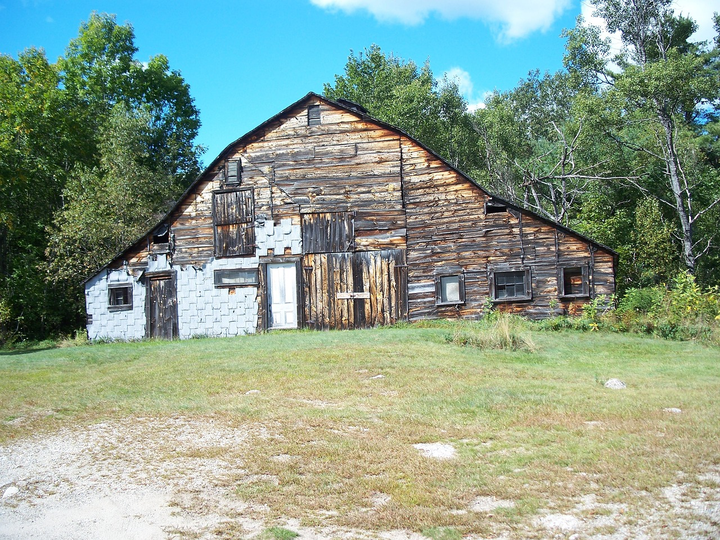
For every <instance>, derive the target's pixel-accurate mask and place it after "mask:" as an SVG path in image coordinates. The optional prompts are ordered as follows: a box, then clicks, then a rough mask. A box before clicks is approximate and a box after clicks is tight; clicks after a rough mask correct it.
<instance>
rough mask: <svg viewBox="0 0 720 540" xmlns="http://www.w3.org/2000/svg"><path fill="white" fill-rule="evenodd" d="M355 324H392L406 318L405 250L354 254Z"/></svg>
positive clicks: (369, 326) (362, 326) (356, 326)
mask: <svg viewBox="0 0 720 540" xmlns="http://www.w3.org/2000/svg"><path fill="white" fill-rule="evenodd" d="M354 255H355V257H354V264H353V274H354V294H355V328H372V327H374V326H382V325H390V324H395V323H396V322H398V321H400V320H406V319H407V267H406V266H405V250H403V249H384V250H382V251H364V252H357V253H355V254H354Z"/></svg>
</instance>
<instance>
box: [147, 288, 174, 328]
mask: <svg viewBox="0 0 720 540" xmlns="http://www.w3.org/2000/svg"><path fill="white" fill-rule="evenodd" d="M147 329H148V330H147V334H148V337H151V338H160V339H174V338H176V337H178V323H177V296H176V291H175V277H174V276H173V275H171V274H163V275H158V276H150V277H149V278H148V310H147Z"/></svg>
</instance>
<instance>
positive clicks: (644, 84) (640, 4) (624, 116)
mask: <svg viewBox="0 0 720 540" xmlns="http://www.w3.org/2000/svg"><path fill="white" fill-rule="evenodd" d="M592 4H593V5H594V6H595V8H596V14H597V15H599V16H601V17H602V18H603V20H604V21H605V22H606V24H607V28H608V29H609V30H610V31H613V32H614V31H617V32H619V33H620V36H621V38H622V42H623V45H624V47H623V50H622V51H621V52H620V53H619V54H617V55H615V56H614V57H611V56H610V53H609V50H610V49H609V46H608V44H607V43H603V42H602V40H601V39H600V37H599V36H600V32H599V30H598V29H588V28H587V27H585V26H582V25H579V26H578V28H576V30H574V31H571V32H569V33H568V55H567V57H566V65H567V67H568V70H569V71H570V72H571V73H572V74H573V76H574V79H575V80H576V81H577V82H578V83H579V84H580V85H584V86H586V87H589V88H592V89H593V90H594V91H595V100H594V103H595V107H594V108H593V112H594V114H595V115H596V118H597V122H598V125H599V126H601V129H602V130H603V131H604V133H605V134H606V136H608V137H609V138H611V139H612V140H613V141H615V143H616V144H617V146H618V147H619V148H620V149H621V151H624V150H630V151H631V152H632V154H633V156H632V164H631V166H630V167H629V171H630V172H631V174H626V175H625V176H626V178H625V181H626V182H627V183H628V184H629V185H632V186H633V187H634V188H635V189H636V190H637V191H638V192H639V193H641V194H642V195H643V196H646V197H652V198H654V199H656V200H657V201H658V202H660V204H661V205H662V206H663V207H664V208H665V209H666V210H667V211H669V212H670V213H671V214H672V216H673V222H674V224H675V231H674V232H675V235H676V237H677V241H678V243H679V245H680V247H681V253H682V260H683V263H684V265H685V267H686V268H687V269H688V270H689V271H690V272H696V271H697V270H698V264H699V263H700V261H701V259H702V258H703V257H704V256H706V255H707V254H708V253H709V252H710V251H711V250H712V248H713V245H714V244H713V243H714V242H715V235H716V232H717V231H714V230H712V229H716V227H714V226H712V227H709V225H710V218H711V217H712V216H713V214H714V212H713V210H714V208H715V207H716V206H717V205H718V204H719V203H720V183H719V180H720V177H719V176H718V169H717V163H714V164H713V162H712V160H713V157H714V156H713V151H712V149H713V148H714V144H715V140H714V137H713V133H716V130H717V127H716V126H717V110H718V105H720V76H719V75H720V71H718V66H719V64H718V55H719V54H720V51H718V49H717V47H714V48H710V47H708V46H706V45H705V44H702V43H693V42H691V41H689V38H690V37H691V35H692V33H693V31H694V30H695V23H694V22H693V21H691V20H689V19H687V18H684V17H682V16H680V17H678V16H675V14H674V12H673V10H672V8H671V1H670V0H592Z"/></svg>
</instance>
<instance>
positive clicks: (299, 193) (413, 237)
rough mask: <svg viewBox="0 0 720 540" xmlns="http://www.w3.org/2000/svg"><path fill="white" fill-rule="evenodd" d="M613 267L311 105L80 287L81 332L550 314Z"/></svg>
mask: <svg viewBox="0 0 720 540" xmlns="http://www.w3.org/2000/svg"><path fill="white" fill-rule="evenodd" d="M615 262H616V255H615V254H614V253H613V252H612V251H611V250H609V249H608V248H605V247H603V246H600V245H599V244H596V243H594V242H592V241H591V240H589V239H587V238H584V237H582V236H581V235H578V234H577V233H574V232H573V231H571V230H569V229H566V228H564V227H562V226H560V225H557V224H555V223H552V222H549V221H547V220H545V219H542V218H540V217H538V216H536V215H534V214H532V213H531V212H528V211H526V210H523V209H520V208H517V207H515V206H513V205H511V204H509V203H507V202H505V201H502V200H499V199H497V198H493V197H492V196H491V195H490V194H488V193H487V192H485V191H484V190H483V189H481V188H480V187H479V186H478V185H476V184H475V183H474V182H473V181H472V180H470V179H469V178H467V177H465V176H464V175H463V174H462V173H460V172H459V171H457V170H455V169H453V168H452V167H451V166H450V165H449V164H447V163H446V162H444V161H443V160H442V159H441V158H439V157H438V156H437V155H435V154H434V153H433V152H431V151H430V150H428V149H427V148H425V147H424V146H422V145H421V144H420V143H418V142H417V141H415V140H413V139H412V138H411V137H409V136H407V135H406V134H405V133H403V132H402V131H400V130H398V129H396V128H393V127H392V126H389V125H387V124H384V123H382V122H379V121H377V120H374V119H372V118H370V117H368V116H367V114H366V113H365V111H364V110H363V109H362V108H359V107H356V106H353V105H352V104H350V103H348V102H342V103H337V102H333V101H329V100H327V99H324V98H322V97H321V96H318V95H316V94H308V95H307V96H306V97H305V98H303V99H301V100H300V101H298V102H297V103H295V104H293V105H292V106H290V107H289V108H288V109H286V110H284V111H282V112H281V113H279V114H278V115H277V116H275V117H273V118H272V119H270V120H268V121H267V122H265V123H264V124H262V125H261V126H258V128H256V129H255V130H253V131H251V132H250V133H248V134H247V135H245V136H243V137H242V138H240V139H238V140H237V141H235V142H234V143H233V144H231V145H230V146H228V147H227V148H226V149H225V150H224V151H223V152H222V153H221V154H220V155H219V156H218V157H217V158H216V159H215V160H214V161H213V163H212V164H211V165H210V166H209V167H208V168H207V170H206V171H205V172H204V173H203V174H202V175H201V176H200V177H199V178H198V180H197V181H196V182H195V183H194V184H193V185H192V186H191V187H190V188H189V189H188V191H187V192H186V193H185V194H184V195H183V197H182V198H181V199H180V200H179V201H178V203H177V204H176V205H175V207H174V208H173V209H172V210H171V211H170V212H169V214H168V215H167V216H166V217H165V218H164V219H163V221H162V222H161V223H160V224H158V226H157V227H156V228H155V229H153V231H150V232H149V233H148V234H147V235H146V236H144V237H143V238H141V239H139V240H138V241H137V242H136V243H135V244H134V245H133V246H131V247H129V248H128V249H127V250H126V251H125V252H123V253H121V254H120V255H118V257H116V258H115V259H114V260H113V261H111V262H110V263H109V264H108V265H107V266H106V267H105V268H103V269H102V270H101V271H100V272H99V273H98V274H97V275H95V276H94V277H93V278H91V279H90V280H88V282H87V283H86V306H87V312H88V333H89V336H90V338H91V339H99V338H111V339H137V338H143V337H166V338H167V337H180V338H188V337H192V336H196V335H212V336H230V335H239V334H247V333H253V332H256V331H259V330H260V331H262V330H266V329H274V328H297V327H310V328H317V329H328V328H361V327H368V326H376V325H379V324H392V323H394V322H396V321H398V320H408V319H409V320H417V319H422V318H440V317H442V318H445V317H451V318H457V317H460V318H471V319H472V318H478V317H480V316H482V315H483V313H484V310H485V309H486V308H487V306H488V305H490V304H491V305H494V306H496V308H498V309H503V310H508V311H513V312H518V313H523V314H526V315H528V316H531V317H544V316H548V315H551V314H554V313H560V312H562V311H563V310H567V309H568V308H569V306H570V305H571V304H580V303H583V302H586V301H588V300H589V299H591V298H593V297H595V296H597V295H599V294H611V293H612V292H614V268H615ZM123 287H125V288H126V289H122V288H123ZM118 302H120V304H118ZM123 302H124V303H123Z"/></svg>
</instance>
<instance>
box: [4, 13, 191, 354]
mask: <svg viewBox="0 0 720 540" xmlns="http://www.w3.org/2000/svg"><path fill="white" fill-rule="evenodd" d="M136 53H137V48H136V47H135V45H134V32H133V29H132V26H130V25H129V24H126V25H118V24H117V23H116V21H115V17H114V16H111V15H106V14H95V13H93V14H92V15H91V17H90V19H89V20H88V22H86V23H83V24H82V25H81V27H80V32H79V35H78V37H77V38H76V39H74V40H72V41H71V42H70V45H69V46H68V48H67V52H66V55H65V57H63V58H60V59H59V60H58V63H57V64H55V65H53V64H50V63H49V62H48V61H47V59H46V57H45V55H44V53H43V52H42V51H39V50H35V49H29V50H27V51H25V52H23V53H21V54H20V55H19V56H18V58H17V60H15V59H13V58H11V57H9V56H4V55H3V56H0V341H2V340H3V339H5V338H3V336H9V335H11V334H13V335H21V336H26V337H33V338H40V337H44V336H47V335H49V334H52V333H57V332H59V331H68V330H73V329H75V328H77V325H78V324H80V321H81V320H82V306H81V303H80V302H79V301H78V299H79V291H80V284H81V282H82V280H83V279H84V278H85V277H86V276H87V274H88V272H89V271H91V266H92V265H95V268H98V267H100V266H101V265H102V264H104V262H107V258H109V257H111V256H112V255H113V254H114V253H115V252H116V251H118V250H119V249H120V247H119V246H120V244H121V243H123V242H124V243H126V244H127V243H129V242H130V241H131V240H132V238H131V236H133V235H135V234H139V232H138V231H139V230H140V229H142V228H143V227H147V223H148V221H147V219H148V212H150V214H153V213H154V214H153V215H157V214H158V213H159V212H160V210H159V208H160V207H161V206H162V207H163V208H167V206H168V204H169V197H171V196H176V195H177V194H178V193H179V192H180V191H181V188H182V187H185V186H187V185H188V184H189V183H190V182H191V181H192V180H193V179H194V178H195V177H196V176H197V174H198V172H199V170H200V163H199V155H200V152H201V148H200V147H198V146H196V145H195V144H194V142H193V141H194V139H195V137H196V135H197V130H198V128H199V125H200V122H199V118H198V111H197V109H196V107H195V105H194V103H193V100H192V97H191V96H190V90H189V87H188V85H187V84H186V83H185V81H184V80H183V78H182V76H181V75H180V73H179V72H177V71H173V70H171V69H170V67H169V63H168V60H167V58H165V57H164V56H162V55H159V56H156V57H154V58H151V59H150V61H149V62H148V63H147V64H143V63H141V62H140V61H139V60H137V59H136V58H135V55H136ZM119 111H124V112H123V113H122V114H121V113H120V112H119ZM123 115H124V117H125V121H124V122H125V123H126V124H127V123H129V124H128V126H129V125H130V124H131V125H132V126H131V127H132V129H131V127H127V128H122V129H121V125H122V122H121V121H120V120H119V117H120V116H123ZM130 132H132V133H134V135H133V136H132V137H131V136H130V135H129V133H130ZM111 134H114V135H111ZM113 136H118V137H122V138H123V139H122V140H123V141H125V142H123V143H122V145H120V140H118V141H116V142H115V143H112V144H111V143H110V141H111V140H113ZM129 141H132V144H130V142H129ZM116 143H117V145H118V146H117V148H118V149H117V150H116V149H115V146H113V145H114V144H116ZM130 147H132V148H133V152H134V155H135V158H134V160H133V161H132V163H130V162H129V161H128V159H129V158H128V157H127V152H128V150H127V149H128V148H130ZM116 151H117V152H118V156H115V157H113V155H112V154H113V153H114V152H116ZM123 160H124V161H123ZM113 164H115V165H113ZM113 182H115V183H117V186H116V188H113V187H112V183H113ZM168 182H169V184H168ZM131 183H132V184H135V183H137V186H136V187H135V188H133V190H132V191H129V192H127V193H132V196H133V197H135V199H126V200H125V201H124V202H123V204H126V203H127V202H128V201H129V200H132V202H133V205H126V206H125V207H124V208H123V210H122V213H123V217H122V220H121V221H122V223H120V222H113V223H110V224H102V223H100V222H98V221H93V220H92V219H90V217H88V216H84V215H82V213H81V212H80V210H81V209H80V205H83V204H84V205H86V206H93V205H94V207H93V208H85V209H84V210H85V211H86V212H87V213H88V215H91V214H92V212H93V211H95V214H94V216H95V217H97V216H100V211H99V210H98V208H100V207H102V205H105V204H110V205H111V206H112V205H117V204H119V202H118V201H119V199H118V198H117V197H120V196H122V193H124V191H123V190H127V189H129V188H128V186H129V184H131ZM168 185H169V186H170V187H168ZM86 187H87V190H88V193H85V192H84V189H85V188H86ZM91 193H94V194H95V195H96V196H97V197H98V198H94V197H92V196H90V194H91ZM105 196H115V201H114V202H112V203H106V202H105V201H101V200H99V197H105ZM159 201H161V202H159ZM113 209H115V210H117V207H116V206H112V207H108V208H104V210H107V211H108V216H114V217H113V218H112V219H119V218H117V216H118V215H119V214H118V213H117V211H115V212H114V211H113ZM73 213H75V214H73ZM73 216H74V217H77V219H78V221H77V223H75V224H73V225H72V226H71V224H70V223H69V221H70V220H71V219H72V218H73ZM81 218H82V219H81ZM109 219H110V218H109ZM121 225H122V226H123V227H125V231H126V232H123V233H122V234H121V233H120V232H119V231H120V226H121ZM108 226H110V227H114V228H113V231H114V233H115V234H117V235H118V237H117V238H116V239H115V240H119V241H120V242H119V243H115V244H112V245H109V244H107V242H108V239H107V237H106V236H103V234H104V233H103V231H106V229H107V227H108ZM127 235H129V236H127ZM51 238H52V243H50V239H51ZM79 239H82V241H80V240H79ZM93 242H96V243H95V244H93ZM103 256H104V257H105V260H101V259H102V257H103ZM63 259H64V260H63Z"/></svg>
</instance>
